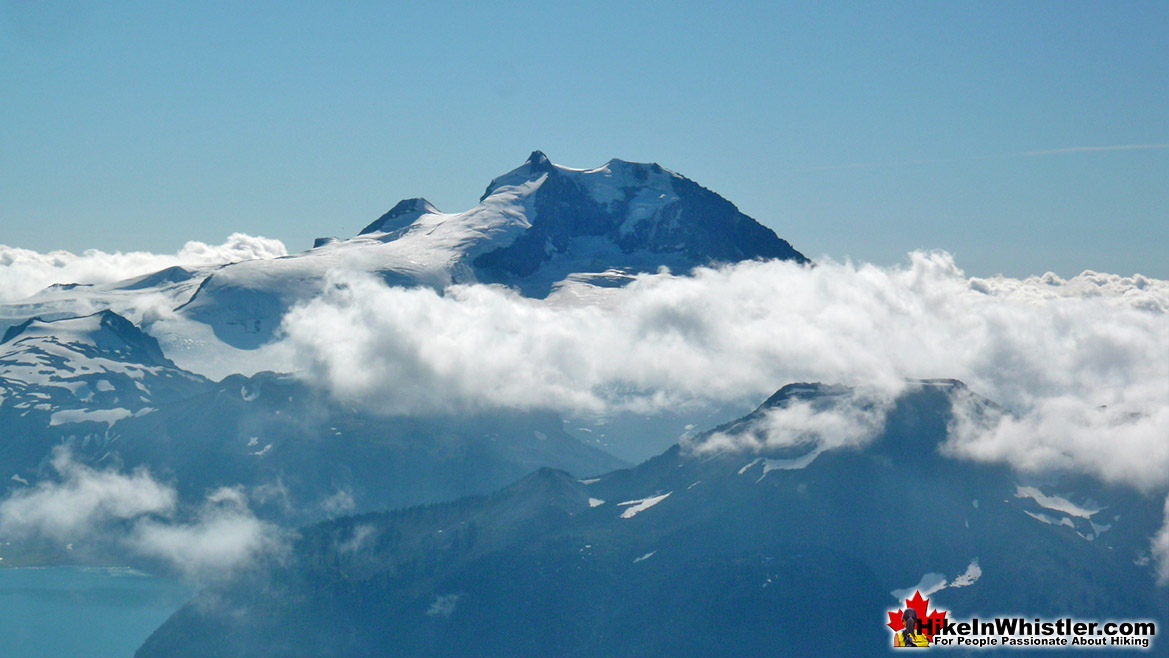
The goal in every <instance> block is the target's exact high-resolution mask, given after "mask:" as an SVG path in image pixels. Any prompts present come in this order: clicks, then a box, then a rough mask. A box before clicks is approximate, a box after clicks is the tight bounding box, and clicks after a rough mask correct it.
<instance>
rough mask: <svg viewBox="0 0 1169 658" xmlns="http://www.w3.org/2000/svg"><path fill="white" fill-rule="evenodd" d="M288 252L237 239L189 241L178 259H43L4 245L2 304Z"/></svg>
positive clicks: (90, 253)
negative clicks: (77, 286) (51, 290)
mask: <svg viewBox="0 0 1169 658" xmlns="http://www.w3.org/2000/svg"><path fill="white" fill-rule="evenodd" d="M287 253H288V251H287V250H286V249H285V248H284V243H282V242H280V241H279V240H272V239H269V238H262V237H256V236H251V235H245V234H243V233H233V234H231V235H230V236H228V237H227V240H226V241H224V243H223V244H219V245H209V244H206V243H203V242H195V241H191V242H188V243H186V244H185V245H183V248H182V249H179V251H178V252H177V253H174V254H153V253H149V252H144V251H131V252H120V251H116V252H113V253H106V252H104V251H98V250H96V249H90V250H87V251H85V252H84V253H82V254H80V255H78V254H74V253H71V252H68V251H51V252H49V253H40V252H37V251H32V250H29V249H21V248H18V247H9V246H7V245H0V303H7V302H13V301H17V300H20V299H24V298H25V297H28V296H29V295H32V294H34V293H36V292H37V291H39V290H42V289H44V288H45V287H47V286H50V285H52V284H54V283H91V284H97V283H109V282H112V281H121V280H123V279H128V278H131V277H135V276H140V275H143V274H149V273H151V272H157V271H158V270H161V269H165V268H167V267H172V266H175V265H180V266H199V265H219V264H222V263H233V262H236V261H241V260H252V259H257V258H276V257H278V256H284V255H285V254H287Z"/></svg>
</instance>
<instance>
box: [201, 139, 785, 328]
mask: <svg viewBox="0 0 1169 658" xmlns="http://www.w3.org/2000/svg"><path fill="white" fill-rule="evenodd" d="M755 258H764V259H771V258H779V259H787V260H794V261H797V262H801V263H803V262H806V261H807V259H806V258H804V256H803V255H802V254H800V253H799V252H797V251H795V250H794V249H793V248H792V247H791V245H790V244H788V243H787V242H785V241H784V240H781V239H780V238H778V237H777V236H776V235H775V233H774V232H773V231H772V230H771V229H768V228H766V227H764V226H762V225H761V224H759V223H758V222H756V221H755V220H753V219H751V218H750V217H747V216H746V215H744V214H742V213H741V212H739V211H738V209H736V208H735V206H734V205H733V204H731V203H730V202H729V201H727V200H726V199H723V198H722V197H720V196H718V195H717V194H715V193H714V192H711V191H710V190H707V189H705V188H703V187H701V186H699V185H698V184H697V183H694V182H693V181H691V180H689V179H687V178H685V177H683V176H680V175H678V174H676V173H674V172H671V171H668V170H666V169H663V168H662V167H660V166H658V165H656V164H637V163H631V162H623V161H621V160H612V161H610V162H609V163H607V164H606V165H604V166H602V167H597V168H595V169H587V170H578V169H569V168H567V167H561V166H559V165H555V164H552V163H551V162H550V161H549V160H548V158H547V157H546V156H545V155H544V154H543V153H540V152H538V151H537V152H535V153H533V154H532V156H531V157H530V158H529V159H528V161H527V162H525V163H524V164H523V165H522V166H520V167H518V168H516V169H514V170H513V171H511V172H508V173H507V174H505V175H503V176H500V177H499V178H496V179H495V180H494V181H492V182H491V184H490V185H489V186H488V188H487V191H486V192H485V193H484V195H483V197H482V199H480V201H479V204H478V205H476V206H475V207H474V208H472V209H470V210H468V211H466V212H462V213H455V214H446V213H441V212H439V211H438V209H436V208H435V207H434V206H433V205H432V204H430V203H429V202H427V201H426V200H425V199H406V200H404V201H401V202H399V203H398V204H397V205H395V206H394V207H393V208H392V209H391V210H390V211H389V212H387V213H386V214H385V215H383V216H382V217H380V218H378V219H377V221H375V222H373V223H371V224H370V225H369V226H367V227H365V228H364V229H363V230H362V231H361V233H360V234H359V235H358V236H357V237H355V238H352V239H348V240H335V239H325V240H318V241H317V244H316V246H315V247H314V248H313V249H311V250H309V251H307V252H305V253H302V254H297V255H294V256H288V257H285V258H280V259H276V260H272V261H263V262H260V261H248V262H243V263H236V264H233V265H228V266H225V267H222V268H220V269H218V270H216V271H215V272H214V273H213V274H211V275H210V276H208V277H207V278H206V279H205V280H203V282H202V284H201V285H200V287H199V289H198V290H197V291H196V292H195V294H194V295H193V296H192V297H191V298H190V299H189V300H188V301H187V302H186V303H185V304H183V305H182V306H181V307H180V308H179V310H180V312H181V313H183V314H184V315H185V316H187V317H190V318H193V319H196V320H198V321H200V322H204V323H206V324H208V325H210V326H211V327H212V328H213V329H214V330H215V334H216V336H218V337H219V339H220V340H223V341H225V342H227V343H228V344H230V345H232V346H235V347H240V348H253V347H256V346H258V345H261V344H263V343H264V342H265V341H267V340H268V339H269V338H270V337H271V335H272V332H273V331H275V329H276V328H277V326H278V324H279V319H280V316H281V315H282V313H283V311H284V310H286V309H287V308H288V307H290V306H291V305H292V304H294V303H296V302H297V301H300V300H303V299H305V298H307V297H309V296H312V295H313V294H316V293H317V292H319V291H320V289H321V285H322V282H323V281H324V278H325V275H326V273H327V272H330V271H342V272H343V271H357V272H366V273H375V274H377V275H378V276H380V277H382V278H383V279H385V280H386V281H387V282H389V283H391V284H393V285H403V286H411V285H423V286H431V287H435V288H438V289H442V288H444V287H446V286H449V285H451V284H455V283H471V282H476V281H482V282H490V283H504V284H507V285H510V286H513V287H515V288H517V289H518V290H520V291H521V292H522V293H523V294H525V295H528V296H533V297H544V296H546V295H547V294H548V293H549V292H550V291H551V290H552V288H553V286H554V285H556V284H557V283H559V282H561V281H564V280H565V279H566V278H568V277H569V275H573V274H578V275H579V274H586V275H587V274H606V277H605V278H604V279H603V281H601V284H602V285H621V284H622V283H624V282H625V281H627V280H628V279H629V277H630V275H631V274H633V273H637V272H653V271H657V270H658V269H659V268H661V267H663V266H664V267H669V268H671V269H672V270H674V271H678V272H685V271H689V270H690V269H691V268H693V267H695V266H698V265H706V264H711V263H718V262H728V263H729V262H738V261H742V260H750V259H755ZM583 281H585V282H586V283H592V282H593V280H592V279H588V278H585V279H583Z"/></svg>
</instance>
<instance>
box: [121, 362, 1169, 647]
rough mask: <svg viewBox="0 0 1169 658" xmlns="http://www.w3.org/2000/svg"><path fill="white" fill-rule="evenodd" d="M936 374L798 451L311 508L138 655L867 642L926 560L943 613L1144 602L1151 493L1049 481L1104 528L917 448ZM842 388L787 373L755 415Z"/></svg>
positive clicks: (931, 408)
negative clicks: (303, 522) (876, 415)
mask: <svg viewBox="0 0 1169 658" xmlns="http://www.w3.org/2000/svg"><path fill="white" fill-rule="evenodd" d="M955 394H956V385H953V384H946V383H940V382H925V383H923V385H922V386H921V387H920V388H917V389H915V390H911V391H909V392H908V393H906V394H904V395H903V396H902V397H901V398H899V399H898V400H896V401H895V403H894V404H893V406H892V407H891V408H890V409H889V411H888V415H887V418H886V422H885V426H884V429H883V431H881V433H880V435H879V436H877V437H875V438H874V439H873V440H872V441H871V442H869V443H868V444H867V445H865V446H864V447H861V448H841V449H836V450H830V451H826V452H823V453H822V454H819V455H818V456H817V457H816V458H815V459H813V460H812V461H811V462H810V463H807V464H805V465H804V466H802V467H791V466H790V461H789V460H782V459H781V460H776V459H773V458H772V457H774V455H773V454H771V453H769V452H766V451H765V452H764V453H750V452H748V453H741V452H735V451H723V452H718V453H694V452H691V451H690V450H688V449H687V448H684V447H681V446H675V447H674V448H672V449H670V450H668V451H666V452H665V453H664V454H662V455H660V456H658V457H656V458H654V459H651V460H649V461H647V462H645V463H643V464H641V465H640V466H637V467H636V468H633V469H628V470H622V471H616V472H613V473H610V474H608V475H604V476H602V477H600V478H598V479H595V480H584V481H578V480H576V479H574V478H572V477H569V476H568V475H567V474H565V473H562V472H559V471H555V470H551V469H544V470H540V471H537V472H535V473H533V474H532V475H530V476H528V477H527V478H524V479H523V480H520V481H519V482H517V483H515V484H514V485H512V486H510V487H508V488H507V489H504V490H502V491H500V492H498V493H496V494H493V495H490V496H482V497H476V498H468V499H464V500H460V501H456V502H453V503H449V504H444V505H437V506H430V507H425V508H412V509H407V510H401V511H396V512H390V513H386V514H370V515H363V516H356V517H349V518H344V519H337V520H334V521H330V522H326V523H322V524H318V525H315V526H312V527H309V528H306V529H305V530H304V531H303V533H302V538H301V540H300V541H299V543H298V544H297V545H296V547H295V548H294V549H293V552H292V557H291V559H290V560H289V561H288V562H286V563H283V564H281V565H276V566H274V567H272V568H271V569H266V570H260V571H256V572H252V573H249V574H245V575H242V576H240V577H239V578H238V579H237V580H236V581H235V582H233V583H228V584H225V585H223V586H220V587H217V588H213V589H212V590H209V591H208V592H205V593H204V594H202V595H201V596H200V597H198V598H197V599H196V600H195V601H193V602H192V603H190V604H189V605H187V606H186V607H184V608H183V609H182V610H180V611H179V612H178V613H176V614H175V615H174V616H173V617H172V618H171V619H170V620H169V621H167V623H165V624H164V625H163V626H162V627H161V628H160V629H159V630H158V631H156V632H155V633H154V634H153V635H152V636H151V637H150V638H149V639H148V640H147V641H146V643H145V644H144V645H143V647H142V648H141V649H140V650H139V652H138V655H139V656H143V657H146V656H177V655H190V654H192V653H197V654H199V655H206V656H218V655H224V656H227V655H232V656H296V655H313V656H346V655H363V656H375V655H395V656H433V655H442V656H497V655H508V656H547V655H564V656H595V655H619V656H664V655H702V656H770V655H806V656H821V655H855V656H873V655H887V654H888V652H889V650H890V649H889V647H890V645H891V643H892V638H891V633H890V631H889V629H887V628H886V627H885V626H884V625H883V624H884V621H885V620H886V619H887V617H886V612H887V611H889V610H897V609H898V607H899V602H898V601H897V600H896V598H895V597H894V595H893V594H892V593H891V592H893V591H894V590H901V589H903V588H907V587H908V588H913V587H914V586H915V584H916V583H918V582H919V580H920V579H922V577H923V574H924V573H929V572H936V573H941V574H944V575H945V577H946V578H947V579H950V580H951V581H954V580H956V579H957V576H958V575H959V574H963V573H969V574H974V575H973V576H972V577H971V578H969V579H968V580H971V582H969V583H967V584H965V585H961V586H952V587H947V588H945V589H943V590H941V591H939V592H936V593H934V594H932V595H931V596H930V597H929V598H930V599H931V601H932V603H933V605H934V606H936V607H939V608H942V609H945V610H949V611H951V615H953V616H959V617H962V618H969V617H970V616H972V615H978V614H982V613H987V614H993V613H1002V614H1025V615H1028V616H1030V615H1038V616H1043V617H1054V616H1060V617H1062V616H1066V615H1071V616H1078V617H1082V618H1105V617H1109V616H1111V617H1113V618H1117V617H1119V618H1146V619H1147V618H1152V619H1155V620H1157V621H1159V622H1160V623H1161V624H1164V623H1166V619H1167V618H1169V600H1167V599H1166V598H1165V597H1164V591H1163V590H1161V589H1159V588H1158V587H1157V586H1156V585H1155V584H1154V579H1153V574H1152V571H1151V568H1150V567H1148V566H1141V565H1139V564H1136V563H1134V559H1133V557H1134V556H1136V555H1140V554H1142V551H1146V552H1147V550H1148V537H1149V536H1150V534H1152V533H1153V532H1154V531H1155V530H1156V529H1157V527H1158V525H1159V524H1160V522H1161V509H1160V507H1161V501H1160V500H1150V499H1148V498H1146V497H1143V496H1140V495H1138V494H1135V493H1132V492H1128V491H1126V490H1123V489H1118V488H1113V487H1107V486H1101V485H1098V484H1097V485H1089V484H1085V483H1084V482H1076V481H1072V480H1069V481H1066V482H1060V483H1057V484H1056V486H1058V487H1060V488H1061V491H1063V493H1064V495H1068V496H1073V497H1076V499H1077V500H1082V499H1084V498H1088V499H1093V500H1096V501H1098V503H1099V504H1100V505H1104V506H1107V510H1108V520H1109V522H1110V524H1111V526H1110V527H1109V528H1107V529H1104V528H1103V527H1102V526H1101V527H1090V524H1088V523H1087V520H1086V519H1082V518H1076V519H1074V520H1073V519H1071V518H1069V519H1068V521H1067V522H1066V523H1048V522H1045V521H1042V520H1037V518H1038V517H1039V516H1042V515H1043V514H1048V515H1050V514H1054V512H1053V511H1052V510H1051V509H1049V508H1040V507H1039V506H1038V501H1037V500H1034V499H1031V498H1027V497H1025V496H1020V495H1018V494H1017V490H1016V486H1017V481H1016V475H1015V474H1013V473H1012V472H1010V471H1009V470H1007V469H1006V468H1005V467H1001V466H996V465H988V464H979V463H974V462H966V461H959V460H955V459H951V458H949V457H946V456H944V455H943V454H941V453H940V452H939V451H938V449H937V448H938V446H939V444H940V443H941V442H943V441H944V440H945V438H946V431H947V430H946V428H947V426H948V424H949V422H950V419H951V414H952V411H951V408H952V407H951V405H952V399H953V398H952V396H953V395H955ZM961 394H962V395H968V394H967V393H965V392H963V393H961ZM847 397H848V391H847V389H842V388H840V387H820V386H818V385H807V384H805V385H798V386H794V387H790V388H788V389H785V390H783V391H781V392H780V393H779V394H777V395H776V396H775V397H773V398H772V399H771V400H769V401H768V402H767V403H766V404H765V405H764V406H762V407H761V408H760V410H759V413H765V412H766V411H767V409H768V408H775V407H780V406H783V405H787V404H793V403H797V402H799V403H810V404H823V405H824V406H825V408H831V407H832V406H833V405H837V404H845V403H848V401H847ZM982 404H986V403H985V401H983V402H982ZM744 420H745V419H744ZM737 426H738V428H739V429H738V430H736V423H731V424H728V425H726V426H723V427H720V428H717V429H716V430H714V431H718V432H732V433H733V432H736V431H745V430H746V428H744V427H743V426H742V422H738V425H737ZM699 438H700V439H701V437H699ZM923 446H930V449H923ZM1113 516H1115V517H1116V519H1113ZM1100 521H1104V519H1103V518H1101V519H1100ZM1089 533H1090V534H1089ZM1099 533H1102V534H1099ZM1089 536H1091V537H1093V540H1088V539H1087V537H1089ZM974 567H977V569H974ZM975 571H977V573H975ZM843 620H848V621H847V630H844V631H842V629H841V624H842V623H844V622H843Z"/></svg>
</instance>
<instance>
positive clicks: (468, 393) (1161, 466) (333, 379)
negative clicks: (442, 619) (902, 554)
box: [283, 252, 1169, 487]
mask: <svg viewBox="0 0 1169 658" xmlns="http://www.w3.org/2000/svg"><path fill="white" fill-rule="evenodd" d="M582 300H583V301H582ZM1167 311H1169V282H1166V281H1160V280H1156V279H1150V278H1147V277H1143V276H1139V275H1134V276H1119V275H1110V274H1101V273H1096V272H1085V273H1083V274H1081V275H1079V276H1077V277H1073V278H1071V279H1066V280H1065V279H1061V278H1059V277H1056V276H1055V275H1050V274H1049V275H1045V276H1041V277H1031V278H1027V279H1008V278H1005V277H992V278H970V277H967V276H966V275H965V274H964V273H963V272H962V271H961V269H959V268H958V267H957V265H956V264H955V263H954V261H953V259H952V257H951V256H950V255H949V254H946V253H941V252H935V253H924V252H914V253H912V254H910V258H909V262H908V264H907V265H905V266H901V267H877V266H874V265H868V264H853V263H835V262H831V261H829V260H823V261H821V262H820V264H818V265H817V266H815V267H801V266H798V265H794V264H792V263H785V262H774V261H773V262H750V263H740V264H738V265H734V266H728V267H722V268H717V269H699V270H697V271H696V272H695V273H694V275H693V276H685V277H683V276H671V275H669V274H664V273H660V274H652V275H642V276H639V277H637V279H636V281H634V282H633V283H631V284H630V285H629V286H626V287H624V288H619V289H592V290H588V291H584V292H582V291H581V290H575V291H574V290H565V291H562V292H560V293H554V294H553V295H551V296H550V297H549V298H548V299H546V300H533V299H527V298H523V297H520V296H518V295H516V294H514V293H512V292H510V291H508V290H505V289H503V288H500V287H496V286H484V285H467V286H454V287H451V288H448V289H447V290H446V291H444V292H442V293H439V292H435V291H432V290H429V289H405V288H394V287H389V286H386V285H385V284H384V283H382V282H380V281H377V280H373V279H368V278H357V277H353V276H338V277H337V278H335V279H334V280H333V281H332V282H331V285H329V286H328V287H327V290H326V292H325V293H324V294H323V295H322V296H320V297H318V298H316V299H313V300H311V301H308V302H306V303H303V304H301V305H299V306H297V307H296V308H294V309H293V310H292V311H291V312H290V313H289V314H288V315H287V316H286V317H285V319H284V325H283V331H284V335H285V340H284V343H283V347H284V348H286V349H288V350H289V354H291V355H292V357H291V358H292V359H293V361H294V362H295V363H297V365H298V367H299V368H300V372H301V376H303V377H304V378H305V379H306V380H308V381H311V382H314V383H316V384H318V385H320V386H323V387H326V388H328V389H329V390H331V391H332V392H333V394H334V395H336V396H337V397H338V398H341V399H343V400H346V401H349V402H352V403H357V404H364V405H367V406H368V407H370V408H372V409H376V410H381V411H383V412H385V413H388V414H407V413H419V412H423V413H424V412H431V411H436V410H445V409H459V408H467V407H475V406H497V407H512V408H533V407H544V408H555V409H560V410H566V411H576V412H592V413H598V412H599V413H605V412H609V411H613V410H617V409H629V410H634V411H645V412H653V411H655V410H659V409H662V408H666V407H669V406H672V405H678V404H692V403H701V402H716V403H718V402H727V401H740V402H741V401H745V400H753V401H755V402H757V401H758V400H760V399H762V398H763V397H764V396H766V395H768V394H770V393H771V392H773V391H774V390H776V389H777V388H779V387H780V386H781V385H783V384H786V383H789V382H797V381H820V382H827V383H839V384H845V385H849V386H858V387H864V388H868V389H872V390H876V391H885V392H895V391H897V390H898V389H899V388H900V387H901V386H903V385H904V382H905V380H906V379H928V378H955V379H960V380H962V381H964V382H965V383H967V384H968V385H969V386H970V388H971V389H972V390H973V391H975V392H977V393H979V394H982V395H985V396H986V397H988V398H990V399H992V400H994V401H996V402H998V403H1000V404H1003V405H1004V406H1005V407H1006V408H1007V409H1009V410H1010V411H1011V412H1013V415H1011V416H1008V417H1006V418H1007V420H1004V421H1003V423H1002V424H999V425H996V426H994V427H991V426H986V425H983V426H979V427H976V428H974V427H971V428H966V429H973V430H977V431H966V432H962V433H960V435H959V436H958V437H957V438H956V441H955V443H954V444H953V445H951V446H950V448H951V449H953V450H954V451H955V454H960V455H962V456H966V457H972V458H977V459H985V460H1001V461H1009V462H1012V463H1014V464H1015V465H1017V466H1020V467H1023V468H1036V469H1042V468H1079V469H1083V470H1085V471H1088V472H1092V473H1095V474H1097V475H1101V476H1103V477H1106V478H1108V479H1111V480H1133V481H1136V482H1137V483H1139V484H1140V485H1141V486H1144V487H1162V486H1166V485H1167V484H1169V446H1167V443H1169V439H1167V438H1166V437H1167V436H1169V425H1167V424H1166V423H1167V422H1169V399H1167V397H1169V395H1167V392H1169V348H1167V346H1169V312H1167ZM798 411H799V409H798V408H797V409H793V410H789V411H786V412H784V414H783V415H784V416H785V418H783V419H777V423H778V422H779V420H784V421H790V422H792V423H796V424H797V425H798V424H800V423H801V422H802V423H803V424H807V423H811V422H813V420H814V419H813V418H812V415H808V417H806V418H803V419H802V420H801V419H800V418H797V417H795V416H794V414H797V412H798ZM822 420H823V419H822ZM836 420H840V419H839V418H837V419H836ZM845 420H848V419H845ZM851 420H852V421H855V422H856V423H858V424H857V426H856V427H855V428H853V429H854V430H855V432H852V434H849V432H851V431H852V430H848V431H845V430H841V429H840V428H837V430H836V431H840V432H842V434H841V435H842V436H851V435H855V436H864V435H866V434H868V433H870V430H871V428H870V427H869V426H870V425H871V423H868V422H867V420H866V419H865V418H863V417H858V418H853V419H851ZM797 421H799V422H797ZM816 422H821V421H816ZM823 422H827V421H826V420H824V421H823ZM1024 435H1025V436H1024ZM1102 438H1103V439H1106V440H1101V439H1102ZM1109 444H1112V445H1113V446H1115V447H1114V448H1109V447H1108V445H1109Z"/></svg>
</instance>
